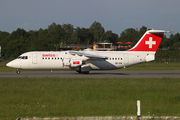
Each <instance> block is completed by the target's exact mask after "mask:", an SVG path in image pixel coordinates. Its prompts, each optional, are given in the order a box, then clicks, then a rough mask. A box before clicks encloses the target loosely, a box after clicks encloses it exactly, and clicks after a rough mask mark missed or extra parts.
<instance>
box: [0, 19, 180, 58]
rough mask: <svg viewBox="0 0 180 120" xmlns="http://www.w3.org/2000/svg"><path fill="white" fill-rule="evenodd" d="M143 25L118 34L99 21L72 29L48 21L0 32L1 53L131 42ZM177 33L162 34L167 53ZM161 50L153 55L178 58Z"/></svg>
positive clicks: (178, 40) (179, 42) (179, 40)
mask: <svg viewBox="0 0 180 120" xmlns="http://www.w3.org/2000/svg"><path fill="white" fill-rule="evenodd" d="M147 30H148V29H147V27H145V26H142V27H141V28H140V29H137V28H136V29H134V28H128V29H126V30H124V31H123V32H122V33H120V34H119V35H118V34H116V33H113V32H112V31H111V30H107V31H105V29H104V27H103V26H102V25H101V23H99V22H96V21H95V22H93V23H92V25H91V26H90V27H89V28H80V27H76V28H74V27H73V25H71V24H63V25H60V24H56V23H54V22H53V23H52V24H51V25H49V26H48V28H47V29H42V28H40V29H39V30H30V31H25V30H24V29H21V28H17V30H15V31H13V32H12V33H8V32H4V31H0V46H1V52H2V54H1V56H2V57H5V58H9V57H12V58H15V57H17V56H19V55H20V54H22V53H24V52H27V51H55V50H59V49H57V46H60V45H66V44H87V45H88V44H93V42H94V41H95V42H104V41H106V42H110V43H114V44H115V43H116V42H118V41H121V42H133V43H134V44H136V43H137V41H138V40H139V39H140V38H141V37H142V35H143V34H144V33H145V32H146V31H147ZM179 46H180V34H179V33H177V34H171V35H170V37H169V38H167V37H166V36H164V38H163V40H162V42H161V44H160V46H159V48H164V49H166V48H167V49H168V50H166V52H165V53H167V52H174V51H175V52H176V53H179ZM165 53H164V51H161V50H160V52H159V54H157V56H159V57H161V56H164V57H166V58H169V57H173V58H177V57H180V54H178V55H179V56H178V55H174V56H169V55H166V54H165Z"/></svg>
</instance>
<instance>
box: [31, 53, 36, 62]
mask: <svg viewBox="0 0 180 120" xmlns="http://www.w3.org/2000/svg"><path fill="white" fill-rule="evenodd" d="M32 63H33V64H37V54H32Z"/></svg>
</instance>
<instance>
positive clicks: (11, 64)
mask: <svg viewBox="0 0 180 120" xmlns="http://www.w3.org/2000/svg"><path fill="white" fill-rule="evenodd" d="M6 66H8V67H11V68H20V62H19V61H18V60H13V61H11V62H9V63H7V64H6Z"/></svg>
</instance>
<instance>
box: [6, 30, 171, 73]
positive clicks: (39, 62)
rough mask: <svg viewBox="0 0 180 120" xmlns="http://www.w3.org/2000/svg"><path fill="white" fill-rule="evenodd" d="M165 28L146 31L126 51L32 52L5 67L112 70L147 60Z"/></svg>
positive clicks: (87, 71) (18, 68) (150, 58)
mask: <svg viewBox="0 0 180 120" xmlns="http://www.w3.org/2000/svg"><path fill="white" fill-rule="evenodd" d="M164 33H169V31H164V30H148V31H146V32H145V34H144V35H143V36H142V37H141V39H140V40H139V41H138V42H137V43H136V45H135V46H134V47H133V48H131V49H129V50H127V51H73V50H69V51H32V52H26V53H23V54H22V55H20V56H19V57H18V58H16V59H15V60H12V61H10V62H9V63H7V64H6V66H8V67H11V68H16V69H17V71H16V73H17V74H20V69H27V70H66V69H71V70H75V71H76V72H78V73H84V74H89V72H90V70H114V69H120V68H125V67H127V66H132V65H135V64H139V63H143V62H150V61H153V60H154V59H155V53H156V51H157V49H158V46H159V44H160V42H161V40H162V38H163V35H164Z"/></svg>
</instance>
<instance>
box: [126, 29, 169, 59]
mask: <svg viewBox="0 0 180 120" xmlns="http://www.w3.org/2000/svg"><path fill="white" fill-rule="evenodd" d="M164 33H169V31H164V30H148V31H146V33H145V34H144V35H143V36H142V37H141V39H140V40H139V41H138V43H137V44H136V45H135V46H134V47H133V48H131V49H130V50H128V51H129V52H135V53H138V54H141V53H143V54H144V53H145V54H146V55H147V56H146V61H147V62H149V61H152V60H154V59H155V53H156V51H157V49H158V47H159V44H160V43H161V40H162V38H163V36H164Z"/></svg>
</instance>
